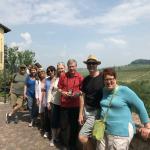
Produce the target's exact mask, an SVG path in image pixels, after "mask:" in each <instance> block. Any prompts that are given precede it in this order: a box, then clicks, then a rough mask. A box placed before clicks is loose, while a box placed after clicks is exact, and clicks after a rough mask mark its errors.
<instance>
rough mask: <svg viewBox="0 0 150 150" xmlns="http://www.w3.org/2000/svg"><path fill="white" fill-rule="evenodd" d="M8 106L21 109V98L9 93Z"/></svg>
mask: <svg viewBox="0 0 150 150" xmlns="http://www.w3.org/2000/svg"><path fill="white" fill-rule="evenodd" d="M10 104H11V106H12V107H15V106H16V105H18V106H19V107H20V108H21V107H22V105H23V96H22V95H18V94H15V93H11V95H10Z"/></svg>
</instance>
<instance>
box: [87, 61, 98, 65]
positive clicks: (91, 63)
mask: <svg viewBox="0 0 150 150" xmlns="http://www.w3.org/2000/svg"><path fill="white" fill-rule="evenodd" d="M87 65H97V63H96V62H88V63H87Z"/></svg>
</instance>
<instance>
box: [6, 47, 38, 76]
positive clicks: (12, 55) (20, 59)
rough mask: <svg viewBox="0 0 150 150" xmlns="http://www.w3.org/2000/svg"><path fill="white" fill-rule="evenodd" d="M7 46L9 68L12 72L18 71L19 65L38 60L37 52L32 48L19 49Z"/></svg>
mask: <svg viewBox="0 0 150 150" xmlns="http://www.w3.org/2000/svg"><path fill="white" fill-rule="evenodd" d="M6 48H7V68H6V69H7V70H8V72H9V73H10V74H12V73H14V72H16V71H17V67H18V66H19V65H21V64H25V65H26V66H28V65H30V64H33V63H35V62H36V60H35V53H34V52H33V51H32V50H22V51H19V48H18V47H13V48H8V47H7V46H6Z"/></svg>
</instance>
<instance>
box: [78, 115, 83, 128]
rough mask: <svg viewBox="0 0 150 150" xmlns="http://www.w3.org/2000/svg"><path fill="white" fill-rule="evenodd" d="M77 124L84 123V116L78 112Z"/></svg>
mask: <svg viewBox="0 0 150 150" xmlns="http://www.w3.org/2000/svg"><path fill="white" fill-rule="evenodd" d="M78 122H79V124H80V125H81V126H82V125H83V124H84V116H83V114H79V119H78Z"/></svg>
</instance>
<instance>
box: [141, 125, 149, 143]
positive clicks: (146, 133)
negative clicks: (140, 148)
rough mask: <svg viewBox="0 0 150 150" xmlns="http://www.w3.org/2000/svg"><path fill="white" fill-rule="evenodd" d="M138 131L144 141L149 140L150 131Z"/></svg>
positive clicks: (143, 128)
mask: <svg viewBox="0 0 150 150" xmlns="http://www.w3.org/2000/svg"><path fill="white" fill-rule="evenodd" d="M138 131H139V132H140V134H141V136H142V137H143V139H145V140H146V139H148V138H150V129H149V128H145V127H142V128H140V129H139V130H138Z"/></svg>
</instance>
